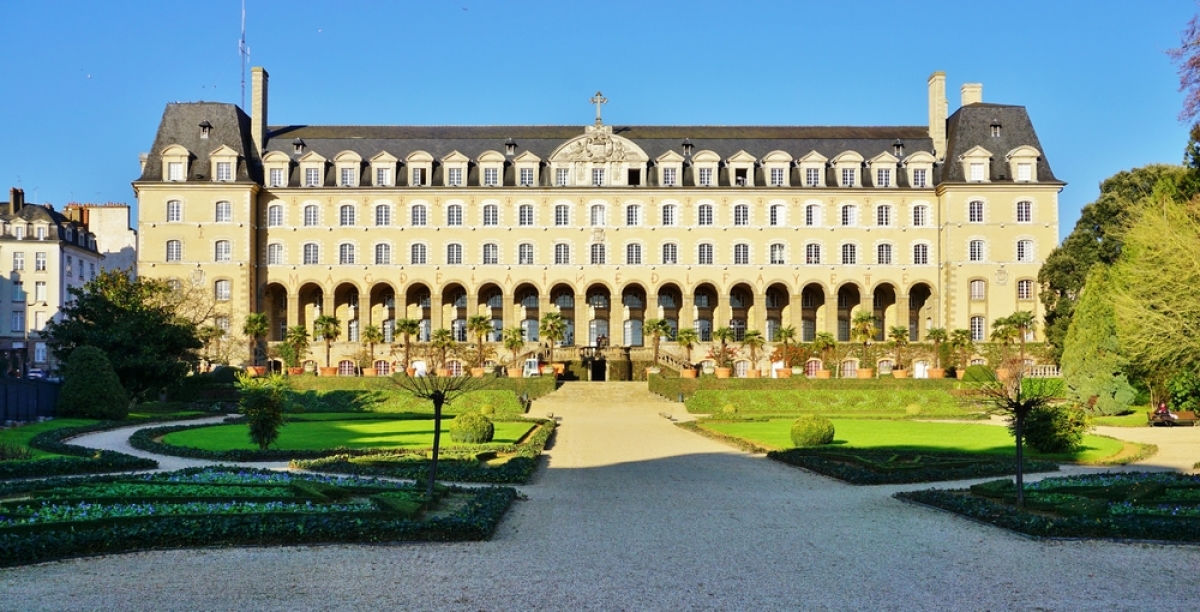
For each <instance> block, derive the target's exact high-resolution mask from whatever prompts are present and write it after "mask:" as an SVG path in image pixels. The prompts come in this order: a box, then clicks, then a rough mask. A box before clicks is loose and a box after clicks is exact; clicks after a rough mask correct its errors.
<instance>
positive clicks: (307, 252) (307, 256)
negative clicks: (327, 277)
mask: <svg viewBox="0 0 1200 612" xmlns="http://www.w3.org/2000/svg"><path fill="white" fill-rule="evenodd" d="M301 249H302V254H301V258H302V259H301V261H302V262H303V263H304V265H306V266H315V265H319V264H320V263H321V245H320V244H317V243H316V242H306V243H304V246H303V247H301Z"/></svg>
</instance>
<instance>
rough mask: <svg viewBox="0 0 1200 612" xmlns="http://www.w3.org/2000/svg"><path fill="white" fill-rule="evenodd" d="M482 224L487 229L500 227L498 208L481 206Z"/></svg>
mask: <svg viewBox="0 0 1200 612" xmlns="http://www.w3.org/2000/svg"><path fill="white" fill-rule="evenodd" d="M483 224H484V225H485V226H487V227H492V226H495V225H500V207H499V206H496V205H495V204H484V205H483Z"/></svg>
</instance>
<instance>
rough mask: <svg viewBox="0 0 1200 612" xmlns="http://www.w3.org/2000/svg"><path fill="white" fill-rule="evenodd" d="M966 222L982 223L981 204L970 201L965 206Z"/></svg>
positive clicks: (977, 201)
mask: <svg viewBox="0 0 1200 612" xmlns="http://www.w3.org/2000/svg"><path fill="white" fill-rule="evenodd" d="M967 221H968V222H969V223H983V202H980V201H979V200H972V201H971V202H970V203H969V204H967Z"/></svg>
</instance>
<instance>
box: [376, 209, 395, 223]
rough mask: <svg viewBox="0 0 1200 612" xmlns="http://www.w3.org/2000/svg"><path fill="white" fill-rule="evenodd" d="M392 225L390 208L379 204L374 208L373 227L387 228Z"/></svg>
mask: <svg viewBox="0 0 1200 612" xmlns="http://www.w3.org/2000/svg"><path fill="white" fill-rule="evenodd" d="M391 224H392V207H391V206H388V205H387V204H380V205H378V206H376V207H375V226H376V227H387V226H389V225H391Z"/></svg>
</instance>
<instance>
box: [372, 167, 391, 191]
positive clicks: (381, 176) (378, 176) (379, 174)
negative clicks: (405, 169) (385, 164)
mask: <svg viewBox="0 0 1200 612" xmlns="http://www.w3.org/2000/svg"><path fill="white" fill-rule="evenodd" d="M391 184H392V169H391V168H376V169H375V186H376V187H388V186H390V185H391Z"/></svg>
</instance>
